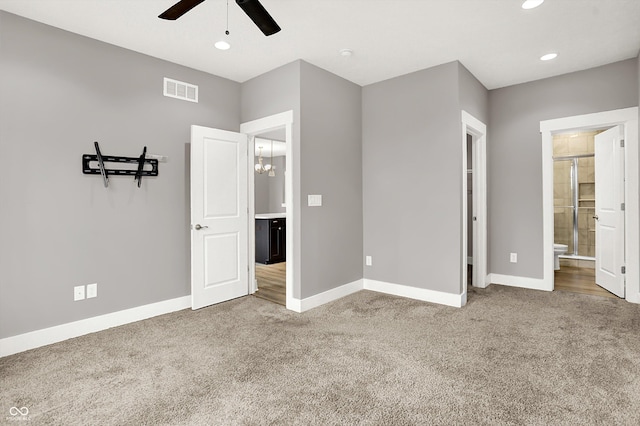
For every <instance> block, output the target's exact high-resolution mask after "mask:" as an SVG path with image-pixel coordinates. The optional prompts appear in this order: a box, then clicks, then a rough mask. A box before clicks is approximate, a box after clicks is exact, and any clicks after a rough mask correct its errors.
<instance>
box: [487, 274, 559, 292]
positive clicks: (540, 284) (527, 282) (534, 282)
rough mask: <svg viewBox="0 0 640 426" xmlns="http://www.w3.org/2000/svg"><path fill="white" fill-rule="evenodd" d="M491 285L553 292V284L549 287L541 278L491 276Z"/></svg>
mask: <svg viewBox="0 0 640 426" xmlns="http://www.w3.org/2000/svg"><path fill="white" fill-rule="evenodd" d="M488 280H489V283H490V284H500V285H507V286H510V287H521V288H528V289H531V290H543V291H553V284H552V286H551V287H549V284H548V283H545V281H544V280H543V279H541V278H528V277H516V276H513V275H502V274H489V278H488Z"/></svg>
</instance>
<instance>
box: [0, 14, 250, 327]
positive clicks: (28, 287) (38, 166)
mask: <svg viewBox="0 0 640 426" xmlns="http://www.w3.org/2000/svg"><path fill="white" fill-rule="evenodd" d="M0 37H1V41H0V46H1V47H0V49H1V51H0V74H1V75H2V79H0V93H1V94H2V96H1V97H0V172H1V173H2V178H1V179H0V200H2V201H1V204H0V235H1V236H2V237H1V238H0V338H5V337H9V336H12V335H16V334H20V333H24V332H28V331H32V330H37V329H42V328H46V327H50V326H54V325H58V324H62V323H67V322H71V321H76V320H80V319H84V318H89V317H94V316H97V315H101V314H105V313H109V312H114V311H119V310H122V309H127V308H131V307H136V306H141V305H145V304H148V303H153V302H158V301H163V300H167V299H172V298H176V297H180V296H187V295H189V294H190V288H189V199H188V194H189V190H188V188H189V182H188V173H189V169H188V164H187V162H188V148H189V147H188V142H189V138H190V135H189V132H190V125H191V124H199V125H204V126H211V127H217V128H222V129H228V130H235V131H237V130H238V128H239V117H240V102H239V101H240V85H239V84H237V83H234V82H231V81H228V80H225V79H222V78H218V77H214V76H212V75H209V74H205V73H201V72H198V71H194V70H192V69H188V68H185V67H181V66H178V65H175V64H171V63H168V62H164V61H161V60H158V59H154V58H151V57H148V56H144V55H141V54H138V53H134V52H132V51H128V50H125V49H121V48H118V47H115V46H112V45H109V44H105V43H102V42H98V41H95V40H91V39H88V38H85V37H82V36H78V35H75V34H71V33H68V32H65V31H61V30H58V29H55V28H53V27H49V26H45V25H42V24H39V23H36V22H33V21H29V20H26V19H23V18H19V17H17V16H15V15H11V14H8V13H5V12H0ZM165 76H166V77H171V78H175V79H178V80H182V81H187V82H190V83H193V84H197V85H198V86H199V87H200V102H199V103H198V104H195V103H190V102H184V101H180V100H176V99H171V98H167V97H164V96H163V95H162V79H163V77H165ZM93 141H99V142H100V147H101V150H102V153H103V154H111V155H125V156H139V155H140V153H141V152H142V147H143V146H144V145H147V147H148V152H149V153H155V154H163V155H167V156H169V161H168V162H167V163H161V164H160V167H159V176H158V177H156V178H145V179H143V182H142V187H141V188H137V186H136V185H135V182H134V180H133V178H130V177H112V178H111V179H110V186H109V188H108V189H105V188H104V187H103V185H102V180H101V178H100V177H99V176H88V175H83V174H82V170H81V161H80V160H81V155H82V154H85V153H87V154H91V153H93V152H94V148H93ZM95 282H97V283H98V287H99V288H98V297H97V298H95V299H89V300H84V301H79V302H74V301H73V287H74V286H76V285H84V284H89V283H95Z"/></svg>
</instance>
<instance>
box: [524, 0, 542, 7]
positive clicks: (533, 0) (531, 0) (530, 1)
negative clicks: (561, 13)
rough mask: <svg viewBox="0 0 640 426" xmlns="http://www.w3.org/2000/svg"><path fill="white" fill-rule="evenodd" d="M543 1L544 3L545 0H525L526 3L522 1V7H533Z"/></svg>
mask: <svg viewBox="0 0 640 426" xmlns="http://www.w3.org/2000/svg"><path fill="white" fill-rule="evenodd" d="M542 3H544V0H525V1H524V3H522V8H523V9H533V8H536V7H538V6H540V5H541V4H542Z"/></svg>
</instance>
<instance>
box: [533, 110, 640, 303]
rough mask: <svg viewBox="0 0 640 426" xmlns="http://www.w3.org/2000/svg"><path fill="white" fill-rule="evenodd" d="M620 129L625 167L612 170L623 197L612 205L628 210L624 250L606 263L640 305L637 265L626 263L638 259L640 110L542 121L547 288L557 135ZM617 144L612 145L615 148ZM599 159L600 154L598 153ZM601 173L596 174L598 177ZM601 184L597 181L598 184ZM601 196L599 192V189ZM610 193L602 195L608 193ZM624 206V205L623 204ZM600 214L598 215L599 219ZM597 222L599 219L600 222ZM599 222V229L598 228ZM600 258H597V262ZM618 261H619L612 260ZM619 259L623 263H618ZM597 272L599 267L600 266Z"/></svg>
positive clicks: (551, 283) (547, 286)
mask: <svg viewBox="0 0 640 426" xmlns="http://www.w3.org/2000/svg"><path fill="white" fill-rule="evenodd" d="M607 128H616V129H618V128H619V129H621V132H622V133H621V135H620V137H619V139H616V140H615V144H617V146H618V147H619V148H620V149H622V151H623V157H622V158H624V160H623V163H621V164H620V165H619V166H618V167H616V168H613V169H612V170H617V171H618V172H619V173H620V177H619V178H616V179H613V180H612V182H613V185H616V182H617V183H620V188H621V189H620V191H619V192H620V193H621V196H620V198H619V200H621V202H618V201H615V202H613V203H612V205H618V207H619V209H620V210H624V215H621V216H620V217H621V218H623V219H622V220H623V224H624V226H623V228H624V231H623V234H622V237H621V238H620V244H621V247H622V248H621V249H620V250H617V251H615V253H616V254H615V256H614V257H611V258H608V259H605V260H606V261H607V262H609V264H610V265H611V266H610V267H608V269H610V270H611V271H612V272H616V273H617V274H620V275H621V276H622V278H623V280H624V281H623V285H624V286H625V287H624V290H623V296H624V297H625V298H626V299H627V300H628V301H630V302H634V303H640V288H639V285H638V264H637V262H633V261H630V262H628V263H627V262H626V260H627V259H629V260H634V259H637V258H638V253H639V238H638V218H639V213H638V108H637V107H634V108H626V109H621V110H614V111H606V112H601V113H594V114H585V115H581V116H574V117H566V118H559V119H554V120H547V121H542V122H541V123H540V132H541V134H542V168H543V172H542V178H543V243H544V245H543V251H544V254H543V260H544V265H543V288H542V289H544V290H549V291H551V290H554V287H555V274H554V264H555V259H554V245H553V244H554V228H555V227H554V215H555V211H556V210H555V206H554V188H553V165H554V162H553V135H555V134H562V133H570V132H576V130H577V129H582V130H587V131H589V130H597V129H607ZM613 145H614V144H612V146H613ZM595 155H596V157H598V153H597V150H596V154H595ZM597 174H598V173H597V172H596V175H597ZM597 181H598V180H596V182H597ZM595 191H596V192H598V190H597V188H596V189H595ZM607 192H608V191H600V193H607ZM622 203H624V204H622ZM595 216H598V213H597V212H596V215H595ZM596 220H597V219H596ZM597 226H598V225H597V222H596V227H597ZM597 258H598V255H597V254H596V259H597ZM611 259H615V260H611ZM618 259H619V260H618ZM596 270H598V267H597V266H596Z"/></svg>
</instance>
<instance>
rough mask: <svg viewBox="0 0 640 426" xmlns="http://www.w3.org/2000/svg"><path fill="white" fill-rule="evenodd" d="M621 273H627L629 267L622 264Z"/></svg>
mask: <svg viewBox="0 0 640 426" xmlns="http://www.w3.org/2000/svg"><path fill="white" fill-rule="evenodd" d="M620 273H622V274H626V273H627V267H626V266H621V267H620Z"/></svg>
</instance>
